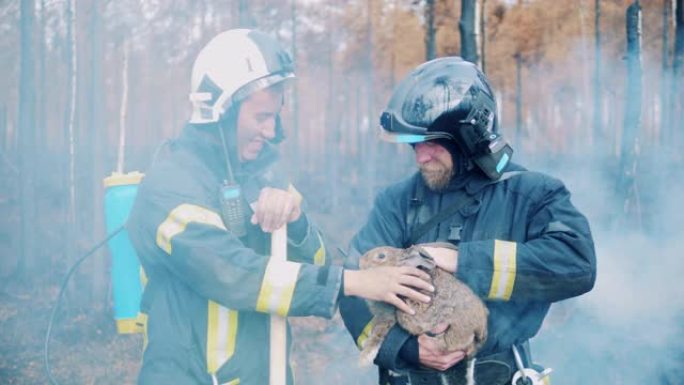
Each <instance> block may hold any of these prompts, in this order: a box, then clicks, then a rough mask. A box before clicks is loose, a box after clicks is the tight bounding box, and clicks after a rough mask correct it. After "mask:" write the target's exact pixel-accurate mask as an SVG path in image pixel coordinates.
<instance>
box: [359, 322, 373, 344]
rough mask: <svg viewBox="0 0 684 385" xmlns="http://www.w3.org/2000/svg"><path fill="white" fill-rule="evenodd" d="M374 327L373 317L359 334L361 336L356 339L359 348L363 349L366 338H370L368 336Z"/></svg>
mask: <svg viewBox="0 0 684 385" xmlns="http://www.w3.org/2000/svg"><path fill="white" fill-rule="evenodd" d="M372 329H373V319H371V320H370V321H369V322H368V324H366V326H365V327H364V328H363V330H362V331H361V334H359V337H358V338H357V339H356V346H358V347H359V349H363V345H364V344H365V343H366V340H367V339H368V336H369V335H370V332H371V330H372Z"/></svg>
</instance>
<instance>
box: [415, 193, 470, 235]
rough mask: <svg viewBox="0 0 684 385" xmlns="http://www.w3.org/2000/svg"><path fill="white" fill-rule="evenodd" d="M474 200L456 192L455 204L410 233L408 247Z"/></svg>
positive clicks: (465, 194)
mask: <svg viewBox="0 0 684 385" xmlns="http://www.w3.org/2000/svg"><path fill="white" fill-rule="evenodd" d="M473 200H475V197H474V196H472V195H468V194H467V193H466V192H465V191H463V190H461V191H459V192H458V196H457V197H456V202H455V203H454V204H453V205H451V206H449V207H447V208H446V209H445V210H441V211H440V212H439V213H437V215H435V216H433V217H432V218H430V220H429V221H427V222H425V223H422V224H420V226H418V227H417V228H416V229H415V230H413V231H411V237H410V238H409V241H408V243H409V246H410V245H415V244H416V242H417V241H418V239H420V237H422V236H423V235H424V234H425V233H427V232H428V231H429V230H430V229H432V228H433V227H435V226H436V225H437V224H438V223H439V222H442V221H443V220H445V219H447V218H449V217H450V216H452V215H454V214H456V212H458V210H460V209H461V208H463V207H464V206H465V205H467V204H468V203H470V202H472V201H473Z"/></svg>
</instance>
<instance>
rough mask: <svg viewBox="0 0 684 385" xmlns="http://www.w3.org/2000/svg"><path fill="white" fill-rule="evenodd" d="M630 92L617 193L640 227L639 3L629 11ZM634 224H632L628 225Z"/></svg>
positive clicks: (640, 90)
mask: <svg viewBox="0 0 684 385" xmlns="http://www.w3.org/2000/svg"><path fill="white" fill-rule="evenodd" d="M625 24H626V34H627V92H626V98H627V99H626V100H625V115H624V124H623V127H624V128H623V132H622V144H621V151H620V177H619V182H618V192H619V194H620V195H621V196H622V202H624V205H623V209H624V214H625V215H626V216H627V217H632V216H636V218H629V219H636V224H637V225H638V226H639V227H641V209H640V207H639V194H638V190H637V184H636V179H635V178H636V172H637V166H638V155H639V148H638V146H639V143H638V137H639V130H640V127H641V102H642V101H641V92H642V84H641V83H642V66H641V5H640V4H639V0H637V1H635V2H634V3H632V4H631V5H630V6H629V7H628V8H627V17H626V22H625ZM629 222H631V221H629Z"/></svg>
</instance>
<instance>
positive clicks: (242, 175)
mask: <svg viewBox="0 0 684 385" xmlns="http://www.w3.org/2000/svg"><path fill="white" fill-rule="evenodd" d="M218 130H219V125H218V124H215V123H212V124H187V125H186V126H185V128H184V129H183V132H182V133H181V135H180V136H179V138H178V139H177V140H178V142H179V143H180V144H182V145H185V146H187V147H189V148H190V150H191V151H192V152H193V153H195V155H196V156H197V157H198V158H199V159H200V160H201V161H202V162H203V163H205V164H206V165H207V167H208V168H209V169H210V170H212V172H214V174H215V175H216V176H217V178H219V179H220V180H224V179H226V178H227V174H228V171H227V168H226V159H225V155H224V153H223V148H222V146H221V135H220V134H219V132H218ZM226 140H227V141H228V142H229V143H228V151H229V154H231V166H232V168H233V174H234V175H235V179H236V180H237V182H238V183H240V184H242V183H243V182H245V181H247V180H248V179H250V178H251V177H253V176H259V175H262V174H264V173H265V172H266V171H267V170H268V169H269V168H270V167H271V165H273V163H275V161H276V160H277V159H278V158H279V154H278V150H277V148H276V146H275V145H274V144H272V143H269V142H266V143H264V146H263V147H262V150H261V152H260V153H259V156H258V157H257V158H256V159H254V160H252V161H248V162H238V161H237V159H238V157H237V156H236V155H237V154H236V151H237V145H236V144H235V140H236V139H235V135H234V134H233V135H231V134H230V133H226Z"/></svg>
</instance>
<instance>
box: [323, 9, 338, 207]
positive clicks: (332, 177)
mask: <svg viewBox="0 0 684 385" xmlns="http://www.w3.org/2000/svg"><path fill="white" fill-rule="evenodd" d="M332 21H333V20H332V13H330V12H329V13H328V25H331V22H332ZM327 39H328V41H327V44H326V45H327V49H328V52H327V56H328V58H327V59H328V60H327V61H328V62H327V67H328V68H327V70H328V73H327V75H328V103H327V104H328V105H327V108H326V111H325V120H326V124H325V126H326V130H325V131H324V132H325V143H326V150H325V152H324V154H323V156H325V157H327V158H328V162H327V165H328V167H329V169H328V170H324V171H325V175H326V176H327V178H328V183H327V185H328V186H329V187H328V191H329V196H330V202H328V203H329V206H326V207H325V208H326V210H331V209H332V208H334V207H337V204H338V201H339V192H340V189H339V187H338V185H337V183H338V180H339V175H338V170H339V163H338V159H339V151H338V149H339V143H340V130H339V127H340V122H339V118H338V116H339V114H338V113H337V110H338V108H337V90H336V84H335V49H334V47H335V41H336V39H335V36H333V29H332V28H330V29H328V31H327ZM322 164H326V162H323V163H322Z"/></svg>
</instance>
